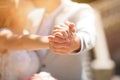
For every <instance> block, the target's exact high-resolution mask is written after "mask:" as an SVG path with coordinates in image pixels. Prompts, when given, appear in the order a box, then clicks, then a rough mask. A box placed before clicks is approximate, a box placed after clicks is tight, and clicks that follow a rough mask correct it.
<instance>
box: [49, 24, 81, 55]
mask: <svg viewBox="0 0 120 80" xmlns="http://www.w3.org/2000/svg"><path fill="white" fill-rule="evenodd" d="M49 41H50V49H51V51H53V52H54V53H58V54H68V53H70V52H72V51H74V50H77V49H80V40H79V38H78V37H77V36H76V31H75V25H74V24H73V23H71V22H65V23H64V24H60V25H56V26H55V27H54V30H53V34H52V35H51V36H49Z"/></svg>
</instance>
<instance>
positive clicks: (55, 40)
mask: <svg viewBox="0 0 120 80" xmlns="http://www.w3.org/2000/svg"><path fill="white" fill-rule="evenodd" d="M48 39H49V41H50V42H56V43H65V42H67V40H66V39H62V38H59V37H54V38H53V37H48Z"/></svg>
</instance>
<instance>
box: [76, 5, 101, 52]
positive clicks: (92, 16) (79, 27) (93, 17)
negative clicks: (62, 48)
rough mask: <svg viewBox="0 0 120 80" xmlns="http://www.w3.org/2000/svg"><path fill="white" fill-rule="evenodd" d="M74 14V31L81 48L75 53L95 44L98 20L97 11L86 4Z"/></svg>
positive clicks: (90, 47)
mask: <svg viewBox="0 0 120 80" xmlns="http://www.w3.org/2000/svg"><path fill="white" fill-rule="evenodd" d="M76 16H77V19H76V20H77V21H76V23H75V26H76V32H77V36H78V37H79V39H80V41H81V49H80V50H79V51H78V52H77V53H82V52H83V51H88V50H90V49H92V48H93V47H94V46H95V43H96V27H97V26H99V22H100V20H99V16H98V14H97V12H96V11H95V10H94V9H93V8H91V7H90V6H88V5H87V7H86V8H85V9H83V10H82V11H81V12H80V13H78V14H77V15H76Z"/></svg>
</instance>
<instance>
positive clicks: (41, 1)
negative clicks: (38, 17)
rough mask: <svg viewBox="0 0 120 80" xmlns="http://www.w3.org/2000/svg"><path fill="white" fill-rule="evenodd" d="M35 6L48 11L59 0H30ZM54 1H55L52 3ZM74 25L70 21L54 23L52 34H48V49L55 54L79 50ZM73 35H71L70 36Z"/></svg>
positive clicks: (52, 8)
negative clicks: (59, 23)
mask: <svg viewBox="0 0 120 80" xmlns="http://www.w3.org/2000/svg"><path fill="white" fill-rule="evenodd" d="M32 1H33V3H34V4H35V5H36V6H37V7H44V8H46V10H47V12H48V13H51V12H52V11H54V10H55V9H56V8H57V7H58V6H59V4H60V3H61V0H57V2H56V0H47V1H46V0H32ZM54 2H55V3H54ZM74 27H75V25H74V24H73V23H71V22H65V23H63V24H61V25H55V26H54V29H53V34H52V35H51V36H49V41H50V44H49V46H50V49H51V51H53V52H54V53H56V54H68V53H70V52H74V51H77V50H80V48H81V42H80V39H79V38H78V37H77V36H76V31H75V28H74ZM71 36H73V37H71Z"/></svg>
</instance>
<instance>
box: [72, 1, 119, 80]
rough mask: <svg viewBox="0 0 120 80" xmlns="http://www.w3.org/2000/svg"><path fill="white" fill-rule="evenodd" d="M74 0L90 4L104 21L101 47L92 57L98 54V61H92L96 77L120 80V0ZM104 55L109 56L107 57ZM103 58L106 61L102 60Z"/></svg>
mask: <svg viewBox="0 0 120 80" xmlns="http://www.w3.org/2000/svg"><path fill="white" fill-rule="evenodd" d="M73 1H76V2H80V3H88V4H90V5H91V6H92V7H93V8H95V9H96V10H97V11H98V12H99V13H100V15H101V19H102V23H103V28H101V30H102V33H103V34H102V35H98V37H99V36H101V37H100V38H99V39H102V40H99V43H98V46H99V47H98V46H97V48H99V49H95V51H94V55H92V57H95V56H96V58H99V59H97V61H96V62H95V61H94V60H93V61H94V63H91V64H92V67H93V76H94V79H95V80H120V0H73ZM98 29H99V28H98ZM98 32H101V31H98ZM99 34H101V33H99ZM101 44H102V45H101ZM104 44H105V45H104ZM100 48H101V49H100ZM98 51H99V52H98ZM100 54H101V55H100ZM104 56H107V59H105V58H106V57H104ZM102 60H104V61H105V62H102ZM98 63H101V64H98ZM93 64H94V65H93ZM96 65H97V66H96ZM98 65H99V66H98ZM106 66H107V67H106ZM110 66H111V67H110Z"/></svg>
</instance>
